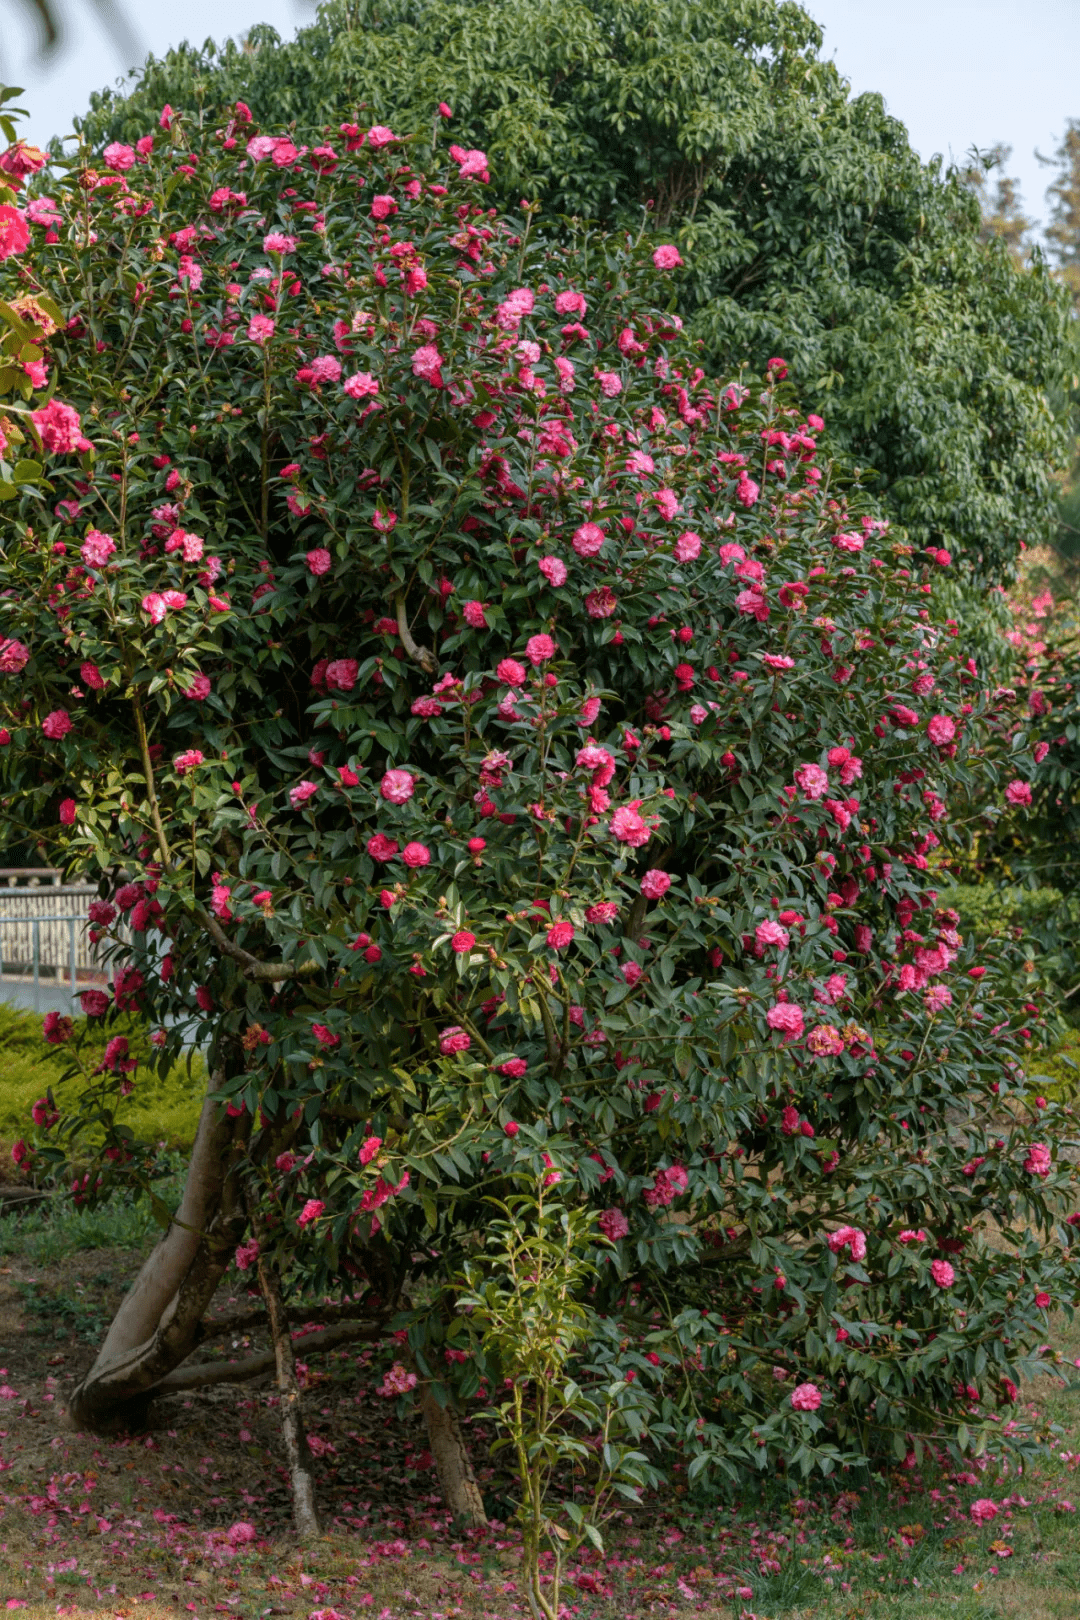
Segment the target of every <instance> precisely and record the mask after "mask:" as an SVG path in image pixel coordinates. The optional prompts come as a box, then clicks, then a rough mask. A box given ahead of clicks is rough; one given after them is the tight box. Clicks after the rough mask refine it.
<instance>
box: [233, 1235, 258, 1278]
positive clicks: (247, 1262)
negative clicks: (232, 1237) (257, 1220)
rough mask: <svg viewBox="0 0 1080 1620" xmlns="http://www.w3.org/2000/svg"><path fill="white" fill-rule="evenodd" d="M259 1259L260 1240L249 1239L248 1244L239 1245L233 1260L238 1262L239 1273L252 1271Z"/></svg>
mask: <svg viewBox="0 0 1080 1620" xmlns="http://www.w3.org/2000/svg"><path fill="white" fill-rule="evenodd" d="M258 1258H259V1240H258V1238H248V1240H247V1242H246V1243H241V1244H239V1245H238V1247H237V1250H236V1253H235V1254H234V1256H233V1259H234V1260H235V1261H236V1269H237V1271H250V1269H251V1267H252V1266H253V1265H254V1264H255V1262H256V1260H258Z"/></svg>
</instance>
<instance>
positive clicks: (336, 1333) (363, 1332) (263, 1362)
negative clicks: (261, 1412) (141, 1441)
mask: <svg viewBox="0 0 1080 1620" xmlns="http://www.w3.org/2000/svg"><path fill="white" fill-rule="evenodd" d="M385 1332H386V1323H385V1322H338V1323H335V1325H334V1326H333V1327H328V1328H316V1330H315V1331H314V1332H313V1333H304V1334H301V1336H300V1338H298V1339H294V1340H293V1348H294V1349H297V1350H301V1351H302V1352H303V1354H304V1355H305V1356H310V1355H312V1354H314V1353H315V1352H316V1351H318V1352H322V1351H324V1350H334V1349H336V1348H337V1346H338V1345H339V1344H355V1343H356V1342H357V1341H358V1340H361V1339H364V1340H367V1341H368V1342H369V1343H374V1342H375V1341H376V1340H377V1339H381V1338H382V1336H383V1334H384V1333H385ZM276 1360H277V1356H276V1353H275V1352H274V1351H273V1350H261V1351H260V1352H259V1353H258V1355H254V1356H246V1357H245V1358H244V1360H243V1361H199V1362H196V1364H195V1365H194V1366H193V1367H178V1368H177V1369H176V1371H175V1372H171V1373H169V1374H168V1376H167V1377H166V1378H163V1379H161V1381H160V1382H159V1383H158V1384H157V1385H156V1386H155V1388H154V1391H153V1393H154V1394H155V1395H171V1394H174V1393H175V1392H176V1391H177V1390H181V1389H204V1388H205V1387H206V1386H207V1385H208V1384H243V1383H246V1382H247V1380H248V1379H249V1378H259V1377H261V1376H262V1374H263V1373H266V1372H270V1371H271V1369H272V1368H273V1367H274V1365H275V1363H276Z"/></svg>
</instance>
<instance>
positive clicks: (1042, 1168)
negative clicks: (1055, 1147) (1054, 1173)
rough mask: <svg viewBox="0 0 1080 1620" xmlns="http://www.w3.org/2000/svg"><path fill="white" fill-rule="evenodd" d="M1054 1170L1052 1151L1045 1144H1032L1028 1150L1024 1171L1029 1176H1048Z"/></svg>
mask: <svg viewBox="0 0 1080 1620" xmlns="http://www.w3.org/2000/svg"><path fill="white" fill-rule="evenodd" d="M1052 1168H1053V1162H1052V1160H1051V1158H1050V1149H1049V1148H1048V1147H1047V1146H1046V1143H1045V1142H1032V1144H1031V1146H1030V1147H1029V1148H1028V1152H1027V1158H1026V1159H1025V1160H1024V1169H1025V1170H1026V1171H1027V1173H1028V1175H1029V1176H1048V1175H1049V1174H1050V1171H1051V1170H1052Z"/></svg>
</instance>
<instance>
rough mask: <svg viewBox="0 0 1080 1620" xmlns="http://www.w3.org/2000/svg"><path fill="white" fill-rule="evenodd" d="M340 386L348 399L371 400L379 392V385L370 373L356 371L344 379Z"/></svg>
mask: <svg viewBox="0 0 1080 1620" xmlns="http://www.w3.org/2000/svg"><path fill="white" fill-rule="evenodd" d="M341 386H342V388H343V389H344V391H345V393H346V394H348V396H349V398H350V399H372V398H374V396H375V395H376V394H377V393H378V392H379V384H378V382H377V381H376V379H375V378H374V377H373V376H372V375H371V373H370V371H358V372H356V373H355V375H354V376H352V377H346V379H345V381H344V382H343V383H342V385H341Z"/></svg>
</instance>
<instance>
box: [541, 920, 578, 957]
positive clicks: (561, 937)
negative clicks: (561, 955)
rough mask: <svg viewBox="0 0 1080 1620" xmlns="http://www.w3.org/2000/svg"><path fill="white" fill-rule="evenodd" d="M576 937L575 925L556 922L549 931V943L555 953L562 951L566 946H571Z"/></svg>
mask: <svg viewBox="0 0 1080 1620" xmlns="http://www.w3.org/2000/svg"><path fill="white" fill-rule="evenodd" d="M573 937H574V925H573V923H570V922H555V923H552V925H551V927H550V928H549V929H548V931H547V942H548V944H549V945H550V946H551V949H552V950H553V951H561V950H562V948H563V946H564V945H569V943H570V941H571V940H572V939H573Z"/></svg>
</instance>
